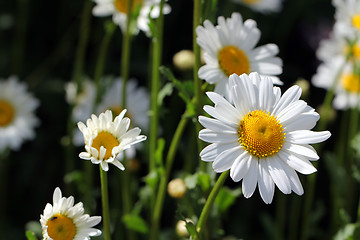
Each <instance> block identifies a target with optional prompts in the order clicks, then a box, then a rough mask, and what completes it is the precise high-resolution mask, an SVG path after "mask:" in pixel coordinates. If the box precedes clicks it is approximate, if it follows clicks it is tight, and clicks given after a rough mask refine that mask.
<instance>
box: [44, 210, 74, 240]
mask: <svg viewBox="0 0 360 240" xmlns="http://www.w3.org/2000/svg"><path fill="white" fill-rule="evenodd" d="M46 226H47V233H48V235H49V237H51V238H52V239H53V240H71V239H74V237H75V234H76V226H75V224H74V222H73V221H72V220H71V219H70V218H68V217H67V216H64V215H62V214H55V215H54V216H52V217H51V218H49V220H48V221H47V223H46Z"/></svg>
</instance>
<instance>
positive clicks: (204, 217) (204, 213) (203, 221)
mask: <svg viewBox="0 0 360 240" xmlns="http://www.w3.org/2000/svg"><path fill="white" fill-rule="evenodd" d="M229 173H230V170H228V171H226V172H223V173H222V174H221V175H220V177H219V178H218V180H217V181H216V183H215V186H214V187H213V189H212V190H211V192H210V195H209V197H208V199H207V200H206V203H205V205H204V208H203V210H202V211H201V214H200V218H199V222H198V223H197V225H196V231H197V233H198V236H195V237H194V240H199V239H201V235H202V234H203V232H204V230H205V225H206V221H207V219H208V217H209V214H210V211H211V208H212V206H213V204H214V202H215V199H216V196H217V195H218V193H219V191H220V189H221V187H222V186H223V184H224V182H225V180H226V179H227V177H228V176H229Z"/></svg>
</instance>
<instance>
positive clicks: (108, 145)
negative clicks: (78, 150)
mask: <svg viewBox="0 0 360 240" xmlns="http://www.w3.org/2000/svg"><path fill="white" fill-rule="evenodd" d="M118 145H119V141H118V139H117V138H116V137H115V136H114V135H112V134H111V133H109V132H99V133H98V135H97V136H96V137H95V138H94V140H93V142H92V145H91V146H92V147H93V148H96V149H97V150H98V152H99V153H100V147H101V146H103V147H104V148H105V149H106V153H105V157H104V159H108V158H110V157H111V155H112V149H113V148H114V147H116V146H118Z"/></svg>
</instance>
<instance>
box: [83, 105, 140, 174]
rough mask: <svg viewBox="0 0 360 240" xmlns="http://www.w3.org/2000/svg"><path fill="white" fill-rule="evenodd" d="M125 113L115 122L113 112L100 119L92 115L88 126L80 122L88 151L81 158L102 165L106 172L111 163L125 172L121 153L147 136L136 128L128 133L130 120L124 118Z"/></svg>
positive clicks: (104, 114)
mask: <svg viewBox="0 0 360 240" xmlns="http://www.w3.org/2000/svg"><path fill="white" fill-rule="evenodd" d="M125 113H126V109H124V110H123V111H122V112H121V113H120V114H119V115H118V116H117V117H116V118H115V119H114V121H113V115H112V112H111V111H110V110H107V111H106V112H105V113H101V114H100V116H99V117H96V116H95V115H94V114H93V115H91V119H88V120H87V122H86V124H87V126H86V125H85V124H84V123H82V122H79V123H78V127H79V129H80V131H81V132H82V133H83V135H84V141H85V149H86V152H81V153H80V154H79V157H80V158H82V159H85V160H91V162H92V163H94V164H101V167H102V169H103V170H104V171H108V170H109V165H108V164H109V163H112V164H114V165H115V166H116V167H118V168H119V169H121V170H124V169H125V168H124V166H123V165H122V164H121V163H120V161H119V159H120V160H121V154H120V153H121V152H122V151H123V150H126V149H128V148H130V147H131V146H132V145H133V144H135V143H138V142H142V141H144V140H145V139H146V136H144V135H140V132H141V130H140V128H137V127H136V128H133V129H131V130H129V131H128V129H129V126H130V119H129V118H127V117H124V116H125Z"/></svg>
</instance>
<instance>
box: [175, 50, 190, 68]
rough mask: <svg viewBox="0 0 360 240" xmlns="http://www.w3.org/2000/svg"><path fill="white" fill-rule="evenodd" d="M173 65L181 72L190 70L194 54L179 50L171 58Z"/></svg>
mask: <svg viewBox="0 0 360 240" xmlns="http://www.w3.org/2000/svg"><path fill="white" fill-rule="evenodd" d="M173 63H174V65H175V66H176V67H177V68H178V69H180V70H182V71H186V70H191V69H192V68H193V67H194V53H193V52H192V51H190V50H181V51H180V52H177V53H176V54H175V55H174V57H173Z"/></svg>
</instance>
